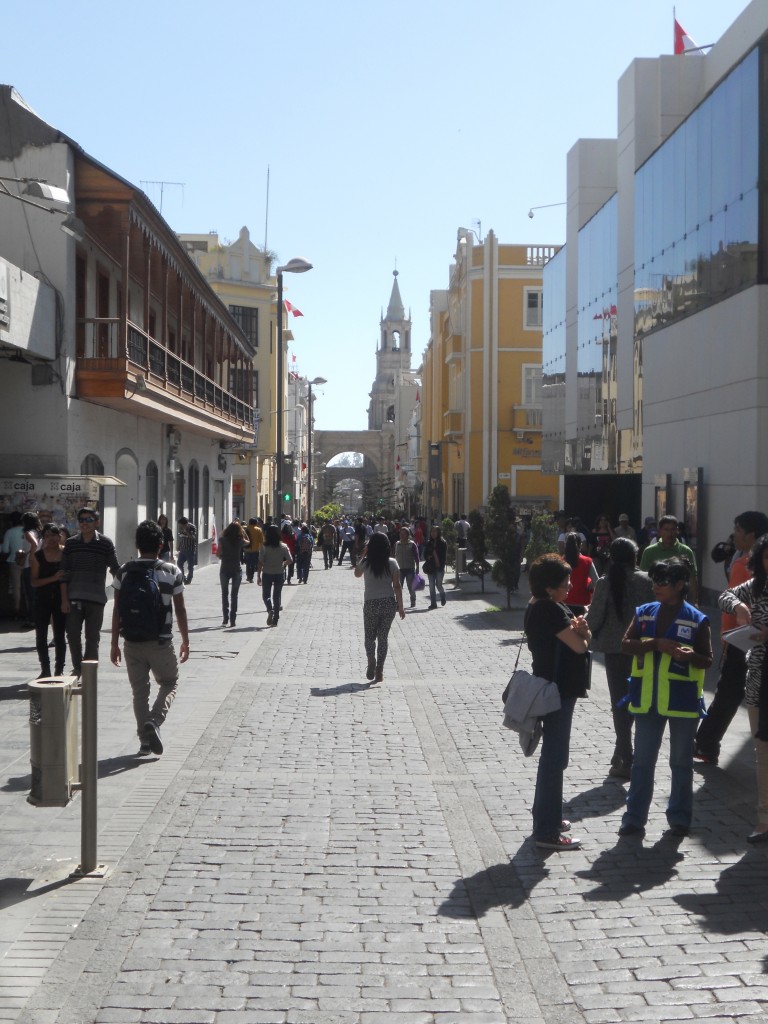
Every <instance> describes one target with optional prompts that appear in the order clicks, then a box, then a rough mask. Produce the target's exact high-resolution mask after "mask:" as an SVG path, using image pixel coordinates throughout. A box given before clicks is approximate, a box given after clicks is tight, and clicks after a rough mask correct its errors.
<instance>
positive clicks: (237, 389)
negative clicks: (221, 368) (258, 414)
mask: <svg viewBox="0 0 768 1024" xmlns="http://www.w3.org/2000/svg"><path fill="white" fill-rule="evenodd" d="M251 386H252V387H253V406H254V408H256V407H257V406H258V404H259V371H258V370H251V369H240V368H239V367H232V368H231V369H230V371H229V392H230V394H232V395H234V396H235V397H236V398H239V399H240V400H241V401H243V402H250V401H251Z"/></svg>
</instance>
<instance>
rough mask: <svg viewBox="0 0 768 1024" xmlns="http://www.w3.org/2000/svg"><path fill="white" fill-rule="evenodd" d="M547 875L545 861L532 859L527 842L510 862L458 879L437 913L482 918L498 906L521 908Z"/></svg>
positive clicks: (443, 915) (445, 915)
mask: <svg viewBox="0 0 768 1024" xmlns="http://www.w3.org/2000/svg"><path fill="white" fill-rule="evenodd" d="M548 876H549V870H548V869H547V867H546V864H545V862H544V861H543V860H541V859H536V860H532V859H531V857H530V847H529V845H528V841H526V843H525V844H524V845H523V846H521V847H520V849H519V850H518V852H517V853H516V854H515V855H514V857H512V859H511V860H510V861H504V862H503V863H501V864H494V865H493V866H492V867H490V868H484V869H483V870H482V871H478V872H477V874H475V875H470V876H469V877H467V878H460V879H459V880H458V881H457V882H456V883H455V884H454V887H453V889H452V890H451V892H450V894H449V896H448V897H447V899H446V900H445V901H444V902H443V903H441V904H440V906H439V907H438V911H437V913H438V916H440V917H453V918H456V917H464V918H466V917H474V918H481V917H484V916H485V915H486V914H487V913H488V911H489V910H495V909H496V908H497V907H502V908H503V907H510V908H512V909H514V908H515V907H520V906H522V905H523V904H524V903H525V901H526V900H527V899H528V897H529V896H530V894H531V893H532V892H533V890H534V889H535V888H536V886H537V885H538V884H539V882H541V881H542V880H543V879H545V878H547V877H548Z"/></svg>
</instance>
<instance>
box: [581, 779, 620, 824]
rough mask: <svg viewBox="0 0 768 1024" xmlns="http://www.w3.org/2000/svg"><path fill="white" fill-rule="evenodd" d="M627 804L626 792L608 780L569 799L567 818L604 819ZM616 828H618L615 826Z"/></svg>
mask: <svg viewBox="0 0 768 1024" xmlns="http://www.w3.org/2000/svg"><path fill="white" fill-rule="evenodd" d="M626 802H627V791H626V790H625V788H624V787H623V786H621V785H619V784H618V783H617V782H614V781H613V780H608V779H606V781H605V782H604V783H603V784H602V785H600V786H593V787H592V789H586V790H585V791H584V792H583V793H577V794H576V796H573V797H570V798H569V799H568V800H567V801H566V803H567V813H568V817H569V818H572V819H573V820H574V821H583V820H584V818H605V817H607V816H608V815H609V814H611V813H612V812H613V811H617V810H618V809H619V808H620V807H624V805H625V804H626ZM617 827H618V826H617Z"/></svg>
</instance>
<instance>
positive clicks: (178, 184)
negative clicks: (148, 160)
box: [139, 181, 186, 213]
mask: <svg viewBox="0 0 768 1024" xmlns="http://www.w3.org/2000/svg"><path fill="white" fill-rule="evenodd" d="M139 184H140V185H141V186H142V188H143V187H144V186H145V185H159V186H160V213H162V212H163V193H164V192H165V186H166V185H175V186H176V188H180V189H181V202H182V204H183V202H184V188H185V187H186V182H185V181H140V182H139Z"/></svg>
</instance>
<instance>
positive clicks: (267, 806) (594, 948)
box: [0, 553, 768, 1024]
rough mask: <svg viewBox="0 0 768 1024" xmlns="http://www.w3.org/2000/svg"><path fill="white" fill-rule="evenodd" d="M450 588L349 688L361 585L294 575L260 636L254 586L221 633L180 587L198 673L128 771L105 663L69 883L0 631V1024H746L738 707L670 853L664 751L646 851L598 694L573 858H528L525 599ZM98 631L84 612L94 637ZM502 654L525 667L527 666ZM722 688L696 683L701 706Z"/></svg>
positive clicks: (763, 884)
mask: <svg viewBox="0 0 768 1024" xmlns="http://www.w3.org/2000/svg"><path fill="white" fill-rule="evenodd" d="M451 580H452V577H450V575H449V576H447V577H446V584H447V585H446V590H447V594H448V600H447V604H446V606H445V607H444V608H440V607H438V608H437V609H436V610H434V611H428V610H427V605H428V596H425V594H424V593H422V594H421V595H420V596H419V600H418V605H417V608H416V609H414V610H410V609H408V610H407V612H406V617H405V620H404V621H400V620H399V619H396V620H395V622H394V624H393V626H392V630H391V633H390V644H389V657H388V659H387V662H386V665H385V668H384V681H383V682H382V683H379V684H371V683H368V682H366V680H365V667H366V659H365V654H364V650H363V623H362V601H363V584H362V581H361V580H356V579H355V578H354V576H353V573H352V572H351V570H350V569H349V568H348V567H347V566H346V564H345V565H344V567H342V568H339V567H337V566H334V568H333V569H332V570H323V568H322V558H321V556H320V555H319V553H315V555H314V559H313V569H312V571H311V572H310V574H309V583H308V585H307V586H303V587H298V586H295V585H294V586H292V587H286V588H284V590H283V608H284V610H283V613H282V615H281V616H280V620H279V625H278V626H277V627H276V628H267V626H266V613H265V610H264V606H263V604H262V602H261V594H260V590H259V588H257V586H256V585H255V584H254V585H250V586H249V585H246V584H244V585H243V586H242V587H241V589H240V608H239V612H238V619H237V623H238V624H237V626H236V627H235V628H232V629H222V628H221V625H220V622H221V602H220V593H219V583H218V571H217V569H216V568H215V567H213V566H211V567H205V568H201V569H199V570H198V571H197V572H196V573H195V577H194V583H193V585H192V586H190V587H189V588H188V589H187V590H186V595H185V596H186V601H187V607H188V612H189V618H190V639H191V655H190V660H189V662H188V663H187V664H186V665H185V666H182V672H181V682H180V687H179V695H178V697H177V699H176V702H175V703H174V705H173V706H172V708H171V711H170V714H169V716H168V720H167V722H166V723H165V725H164V727H163V741H164V743H165V753H164V754H163V755H162V757H159V758H155V757H150V758H145V759H143V760H141V761H140V760H138V759H136V757H135V756H134V755H135V753H136V750H137V748H138V742H137V740H136V737H135V724H134V721H133V715H132V710H131V701H130V687H129V685H128V681H127V678H126V675H125V672H124V671H123V670H119V669H116V668H114V667H113V666H112V665H110V664H109V662H108V660H107V655H108V647H109V644H108V634H107V633H103V634H102V646H101V662H100V665H99V760H100V773H99V774H100V779H99V860H100V861H103V862H104V864H105V874H104V877H103V878H85V879H80V880H77V881H73V880H70V879H69V877H68V875H69V872H70V871H71V870H72V869H73V868H74V867H76V865H77V863H78V855H79V830H80V799H79V798H76V799H75V800H73V801H72V802H71V803H70V804H69V805H68V806H67V807H65V808H34V807H32V806H30V805H29V804H27V802H26V799H25V798H26V794H27V792H28V789H29V746H28V734H29V725H28V702H27V701H26V700H25V698H24V694H23V687H22V685H21V684H22V683H23V682H24V681H26V680H28V679H31V678H34V676H35V675H36V674H37V670H36V664H37V662H36V657H35V652H34V636H33V634H31V633H21V632H5V633H2V634H0V690H1V691H2V695H3V697H4V700H3V704H2V708H3V712H4V714H3V718H2V724H0V756H1V757H2V766H3V769H4V771H3V781H2V784H0V786H1V788H0V816H1V817H0V824H2V836H3V838H2V844H3V851H4V856H3V861H4V863H5V865H6V867H5V872H4V876H3V879H2V881H0V1021H13V1022H21V1024H246V1022H247V1024H383V1022H385V1021H386V1022H387V1024H392V1022H393V1021H394V1022H395V1024H465V1022H466V1024H505V1022H508V1021H520V1022H525V1024H566V1022H568V1024H580V1022H590V1024H613V1022H622V1021H662V1020H663V1021H668V1020H686V1021H688V1020H696V1019H703V1020H706V1021H708V1022H710V1024H712V1022H716V1024H724V1022H733V1021H744V1020H754V1021H755V1022H761V1024H762V1022H764V1021H766V1020H768V978H767V977H766V970H767V969H768V943H767V942H766V929H768V852H766V850H765V849H764V848H754V847H753V848H750V847H748V846H747V844H746V842H745V837H746V835H747V834H748V832H749V831H750V829H751V824H752V821H753V817H754V812H753V804H754V800H755V793H754V773H753V769H752V753H751V749H750V747H749V737H748V731H747V727H746V714H745V713H744V712H743V710H742V711H740V712H739V715H738V716H737V718H736V720H735V721H734V723H733V725H732V727H731V729H730V731H729V732H728V734H727V735H726V738H725V743H724V748H723V756H722V757H721V762H720V767H716V768H715V767H711V766H705V767H702V766H697V768H696V778H695V789H696V803H695V811H694V826H693V829H692V833H691V836H690V837H689V838H687V839H684V840H677V839H675V840H671V839H669V838H665V837H663V836H662V832H663V830H664V828H665V827H666V821H665V818H664V806H665V800H666V796H667V793H668V784H669V769H668V767H667V764H666V758H665V750H666V743H665V746H664V747H663V748H662V753H661V755H660V757H659V764H658V768H657V779H656V794H655V799H654V804H653V807H652V810H651V818H650V820H649V823H648V833H647V836H646V838H645V840H643V841H627V840H619V839H618V837H617V835H616V831H617V828H618V826H619V820H620V815H621V811H622V807H623V801H624V795H625V785H622V784H621V782H620V781H619V780H617V779H613V778H608V777H607V770H608V766H609V762H610V755H611V751H612V748H613V730H612V724H611V714H610V707H609V702H608V695H607V686H606V684H605V678H604V673H603V670H602V666H601V664H600V662H599V660H598V659H595V664H594V666H593V673H592V690H591V693H590V696H589V698H588V699H587V700H584V701H578V703H577V709H576V714H575V718H574V725H573V734H572V747H571V758H570V766H569V768H568V771H567V772H566V778H565V794H566V800H567V806H568V816H569V818H570V819H571V820H572V822H573V831H574V833H575V834H577V835H579V836H581V837H582V838H583V840H584V846H583V849H581V850H578V851H572V852H568V853H546V852H545V851H542V850H537V849H536V848H535V847H534V845H533V843H532V841H531V840H530V838H529V832H530V824H531V816H530V805H531V800H532V796H533V789H534V780H535V772H536V765H537V757H536V756H535V755H534V757H532V758H529V759H526V758H524V757H523V755H522V752H521V750H520V748H519V743H518V739H517V736H516V735H515V734H514V733H511V732H509V731H506V730H504V729H503V728H502V725H501V723H502V705H501V701H500V694H501V691H502V689H503V687H504V684H505V682H506V680H507V679H508V677H509V675H510V674H511V671H512V667H513V664H514V659H515V654H516V650H517V648H516V646H515V640H516V639H517V638H518V637H519V635H520V628H521V623H522V612H523V608H524V605H525V601H526V600H527V595H525V594H523V593H521V594H519V595H513V597H512V603H513V606H514V607H513V609H512V611H507V610H506V597H505V595H503V594H500V593H497V592H496V591H495V589H494V587H493V585H489V586H487V588H486V589H487V593H486V594H485V595H483V594H482V593H481V590H480V585H479V582H478V581H476V580H474V579H472V578H470V577H466V576H463V577H462V580H461V585H460V586H459V587H456V586H455V585H454V584H453V583H452V582H451ZM108 618H109V616H106V617H105V621H106V620H107V619H108ZM521 661H523V662H524V663H526V664H529V659H528V656H527V651H524V652H523V656H522V659H521ZM715 678H716V674H715V673H714V671H713V672H712V673H710V674H709V677H708V684H711V683H712V682H714V679H715Z"/></svg>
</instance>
